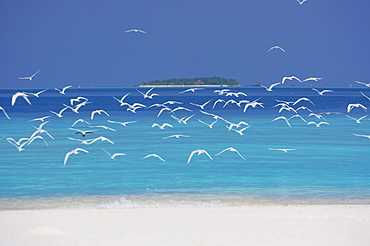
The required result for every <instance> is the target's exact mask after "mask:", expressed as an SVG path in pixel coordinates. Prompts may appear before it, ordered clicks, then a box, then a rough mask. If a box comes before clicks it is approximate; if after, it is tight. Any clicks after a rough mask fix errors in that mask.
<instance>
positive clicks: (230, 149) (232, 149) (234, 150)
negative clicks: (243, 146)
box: [215, 147, 245, 160]
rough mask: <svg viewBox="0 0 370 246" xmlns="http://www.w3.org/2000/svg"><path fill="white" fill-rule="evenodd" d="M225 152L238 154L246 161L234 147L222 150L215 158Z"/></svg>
mask: <svg viewBox="0 0 370 246" xmlns="http://www.w3.org/2000/svg"><path fill="white" fill-rule="evenodd" d="M225 151H232V152H236V153H237V154H238V155H239V156H240V157H241V158H242V159H243V160H245V158H244V157H243V156H242V155H241V154H240V153H239V151H237V150H236V149H234V148H233V147H230V148H226V149H224V150H222V151H221V152H220V153H218V154H216V155H215V156H218V155H220V154H222V153H224V152H225Z"/></svg>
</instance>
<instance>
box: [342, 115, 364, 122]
mask: <svg viewBox="0 0 370 246" xmlns="http://www.w3.org/2000/svg"><path fill="white" fill-rule="evenodd" d="M346 116H347V117H348V118H350V119H352V120H354V121H356V123H357V124H360V123H361V120H363V119H364V118H366V117H367V116H368V115H365V116H362V117H361V118H358V119H356V118H353V117H351V116H348V115H346Z"/></svg>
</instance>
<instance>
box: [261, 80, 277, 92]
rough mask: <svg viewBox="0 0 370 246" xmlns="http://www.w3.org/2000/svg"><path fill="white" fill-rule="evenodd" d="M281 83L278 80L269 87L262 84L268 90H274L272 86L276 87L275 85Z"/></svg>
mask: <svg viewBox="0 0 370 246" xmlns="http://www.w3.org/2000/svg"><path fill="white" fill-rule="evenodd" d="M280 84H281V83H280V82H277V83H274V84H272V85H270V86H269V87H267V86H265V85H261V86H262V87H263V88H265V89H266V91H272V88H273V87H274V86H277V85H280Z"/></svg>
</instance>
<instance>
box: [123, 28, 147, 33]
mask: <svg viewBox="0 0 370 246" xmlns="http://www.w3.org/2000/svg"><path fill="white" fill-rule="evenodd" d="M125 32H141V33H147V32H145V31H143V30H140V29H130V30H127V31H125Z"/></svg>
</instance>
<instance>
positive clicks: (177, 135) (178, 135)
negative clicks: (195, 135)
mask: <svg viewBox="0 0 370 246" xmlns="http://www.w3.org/2000/svg"><path fill="white" fill-rule="evenodd" d="M180 137H184V138H190V137H191V136H187V135H180V134H175V135H171V136H168V137H163V138H162V139H167V138H180Z"/></svg>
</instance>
